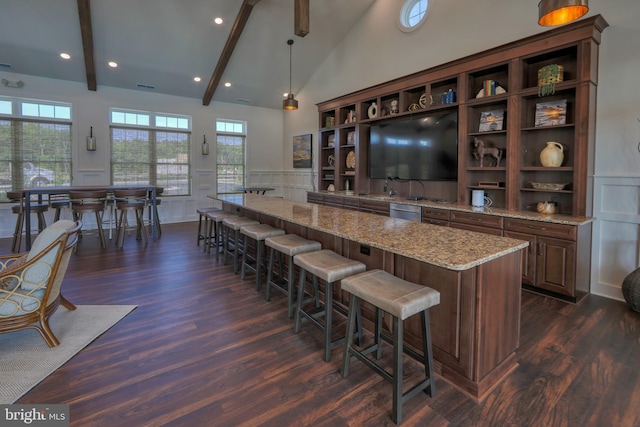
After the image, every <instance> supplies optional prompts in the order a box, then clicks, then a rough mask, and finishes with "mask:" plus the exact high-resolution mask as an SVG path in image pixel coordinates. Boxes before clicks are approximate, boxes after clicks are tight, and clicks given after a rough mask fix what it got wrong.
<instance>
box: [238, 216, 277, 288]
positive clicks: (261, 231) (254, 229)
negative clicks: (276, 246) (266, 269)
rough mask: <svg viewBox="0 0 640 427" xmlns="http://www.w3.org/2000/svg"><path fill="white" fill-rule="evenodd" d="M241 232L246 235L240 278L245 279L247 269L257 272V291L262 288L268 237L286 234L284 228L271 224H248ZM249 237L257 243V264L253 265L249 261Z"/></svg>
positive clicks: (243, 244)
mask: <svg viewBox="0 0 640 427" xmlns="http://www.w3.org/2000/svg"><path fill="white" fill-rule="evenodd" d="M240 234H242V235H243V236H244V241H243V243H242V247H243V248H244V250H243V251H242V268H241V269H240V278H241V279H242V280H244V277H245V273H246V271H247V270H249V271H252V272H254V273H255V274H256V291H259V290H260V278H261V277H262V274H261V270H262V266H263V265H264V264H265V260H264V258H265V256H264V254H263V253H264V241H265V239H266V238H267V237H275V236H282V235H284V234H285V232H284V230H281V229H279V228H275V227H272V226H270V225H269V224H254V225H247V226H244V227H242V228H241V229H240ZM249 239H252V240H253V241H254V244H255V248H256V250H255V265H254V266H252V265H250V264H249V262H248V261H247V258H248V256H247V254H248V252H249Z"/></svg>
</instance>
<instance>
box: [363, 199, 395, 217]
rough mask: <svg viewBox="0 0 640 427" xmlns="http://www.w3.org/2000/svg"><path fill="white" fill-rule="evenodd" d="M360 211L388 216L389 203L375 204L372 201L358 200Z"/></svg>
mask: <svg viewBox="0 0 640 427" xmlns="http://www.w3.org/2000/svg"><path fill="white" fill-rule="evenodd" d="M360 210H361V211H363V212H371V213H377V214H382V215H389V203H387V202H375V201H372V200H360Z"/></svg>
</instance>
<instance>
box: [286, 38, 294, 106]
mask: <svg viewBox="0 0 640 427" xmlns="http://www.w3.org/2000/svg"><path fill="white" fill-rule="evenodd" d="M287 44H288V45H289V95H291V67H292V64H293V62H292V60H291V49H292V48H291V46H292V45H293V40H292V39H289V40H287Z"/></svg>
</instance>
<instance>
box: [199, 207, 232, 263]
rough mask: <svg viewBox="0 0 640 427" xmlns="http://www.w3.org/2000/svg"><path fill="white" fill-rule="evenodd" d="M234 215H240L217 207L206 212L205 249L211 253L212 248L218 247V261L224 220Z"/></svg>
mask: <svg viewBox="0 0 640 427" xmlns="http://www.w3.org/2000/svg"><path fill="white" fill-rule="evenodd" d="M234 216H235V217H237V216H238V215H236V214H232V213H231V212H225V211H222V210H220V209H217V208H216V210H213V211H210V212H207V213H206V214H205V230H206V232H205V236H206V238H205V250H206V251H207V253H208V254H210V253H211V248H212V247H214V248H216V249H215V251H216V261H218V255H219V254H220V246H221V245H222V220H223V219H225V218H230V217H234Z"/></svg>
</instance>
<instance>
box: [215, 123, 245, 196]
mask: <svg viewBox="0 0 640 427" xmlns="http://www.w3.org/2000/svg"><path fill="white" fill-rule="evenodd" d="M245 129H246V123H245V122H238V121H232V120H221V119H219V120H216V181H217V182H218V194H225V193H237V192H238V188H239V187H244V145H245V138H246V131H245Z"/></svg>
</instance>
